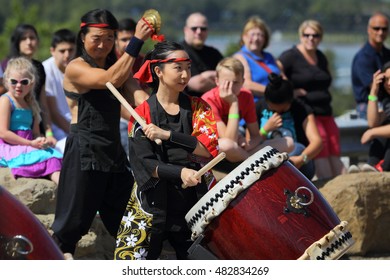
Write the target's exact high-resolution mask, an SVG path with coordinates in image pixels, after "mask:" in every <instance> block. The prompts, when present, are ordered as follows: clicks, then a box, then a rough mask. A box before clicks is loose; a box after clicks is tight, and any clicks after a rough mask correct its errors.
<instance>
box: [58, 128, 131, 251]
mask: <svg viewBox="0 0 390 280" xmlns="http://www.w3.org/2000/svg"><path fill="white" fill-rule="evenodd" d="M65 151H66V152H65V154H64V158H63V166H62V169H61V174H60V180H59V185H58V194H57V206H56V213H55V220H54V223H53V225H52V229H53V231H54V234H53V238H54V240H56V242H57V243H58V245H59V246H60V248H61V250H62V251H63V252H64V253H72V254H74V251H75V248H76V244H77V242H78V241H79V240H80V239H81V237H82V236H83V235H85V234H86V233H88V230H89V228H90V227H91V224H92V222H93V220H94V218H95V216H96V213H97V212H98V211H99V214H100V217H101V219H102V221H103V223H104V225H105V227H106V228H107V230H108V232H109V233H110V234H111V235H112V236H114V237H116V234H117V231H118V227H119V224H120V221H121V219H122V216H123V213H124V212H125V209H126V204H127V201H128V200H129V197H130V193H131V189H132V186H133V183H134V179H133V176H132V174H131V172H130V170H127V171H126V172H122V173H114V172H101V171H81V165H80V154H79V146H78V137H77V134H70V135H69V136H68V138H67V141H66V147H65Z"/></svg>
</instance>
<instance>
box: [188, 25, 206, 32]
mask: <svg viewBox="0 0 390 280" xmlns="http://www.w3.org/2000/svg"><path fill="white" fill-rule="evenodd" d="M190 29H191V30H192V31H193V32H195V31H196V30H198V29H200V31H202V32H204V31H207V27H204V26H193V27H190Z"/></svg>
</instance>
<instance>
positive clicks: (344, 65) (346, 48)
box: [207, 35, 364, 90]
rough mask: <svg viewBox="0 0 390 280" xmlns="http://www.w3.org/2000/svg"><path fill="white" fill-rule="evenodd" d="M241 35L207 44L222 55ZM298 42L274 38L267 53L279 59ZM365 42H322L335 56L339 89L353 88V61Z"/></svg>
mask: <svg viewBox="0 0 390 280" xmlns="http://www.w3.org/2000/svg"><path fill="white" fill-rule="evenodd" d="M237 38H239V35H229V36H218V37H213V36H209V38H208V39H207V44H208V45H211V46H214V47H216V48H217V49H219V50H220V51H221V52H222V53H224V52H225V50H226V47H227V46H228V45H229V44H231V43H235V42H237V40H238V39H237ZM296 43H297V42H296V41H295V42H294V41H287V40H283V39H282V38H281V36H280V35H275V36H273V37H272V39H271V42H270V44H269V46H268V48H267V49H266V51H268V52H270V53H272V54H273V55H274V56H275V57H278V56H279V55H280V54H281V53H282V52H283V51H284V50H287V49H289V48H291V47H292V46H293V45H295V44H296ZM363 43H364V42H359V43H353V44H337V43H332V44H329V43H326V42H322V43H321V44H320V46H319V48H320V50H322V51H331V52H333V53H334V55H335V61H334V64H335V75H334V77H333V86H335V87H339V88H345V89H348V90H349V89H350V88H351V65H352V59H353V57H354V55H355V54H356V52H357V51H358V50H359V48H360V47H361V46H362V44H363Z"/></svg>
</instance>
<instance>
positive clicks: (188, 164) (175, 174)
mask: <svg viewBox="0 0 390 280" xmlns="http://www.w3.org/2000/svg"><path fill="white" fill-rule="evenodd" d="M134 77H136V78H138V79H139V80H140V81H141V82H145V83H147V84H148V85H149V86H150V87H151V88H152V92H153V93H152V95H151V96H150V98H149V99H148V100H146V101H145V102H144V103H143V104H141V105H140V106H138V107H137V108H136V111H137V112H138V114H139V115H140V116H141V117H142V118H144V119H145V121H146V123H147V125H144V127H143V128H142V129H141V128H140V125H139V123H137V122H136V121H135V120H134V119H131V120H130V123H129V133H130V134H131V137H130V138H129V154H130V163H131V167H132V170H133V172H134V177H135V182H136V184H135V187H134V188H133V193H132V195H131V198H130V200H129V203H128V206H127V208H126V212H125V214H124V216H123V219H122V223H121V225H120V227H119V232H118V236H117V248H116V250H115V258H116V259H145V258H146V259H157V258H158V257H159V256H160V253H161V250H162V244H163V241H164V240H165V239H167V240H168V241H169V242H170V243H171V245H172V247H173V248H174V249H175V251H176V257H177V259H186V257H187V250H188V248H189V247H190V245H191V232H190V230H189V229H188V227H187V224H186V221H185V215H186V213H187V212H188V211H189V209H190V208H191V207H192V206H193V205H194V204H195V203H196V202H197V200H198V197H199V196H198V195H199V193H198V192H202V190H203V191H205V190H206V191H207V187H206V184H207V179H206V180H205V179H204V180H202V182H201V180H200V179H196V178H195V177H194V175H195V173H196V170H199V168H200V164H199V162H200V161H201V159H203V161H205V159H206V160H207V159H209V158H211V157H215V156H216V155H217V154H218V150H217V145H218V135H217V127H216V122H215V120H214V117H213V114H212V111H211V107H210V106H209V105H208V104H207V103H206V102H205V101H203V100H202V99H200V98H198V97H191V96H189V95H186V94H184V93H182V92H183V90H184V89H185V87H186V86H187V84H188V81H189V79H190V77H191V61H190V59H189V56H188V54H187V52H186V51H185V50H184V48H183V46H181V45H180V44H177V43H174V42H167V41H165V42H161V43H157V44H156V45H155V48H154V50H152V51H151V52H149V53H148V54H147V55H146V56H145V63H144V64H143V66H142V67H141V69H140V71H139V72H137V73H136V74H135V76H134ZM156 139H160V140H162V144H161V145H157V144H156V143H155V142H154V141H155V140H156ZM209 178H211V179H212V178H213V177H211V176H210V177H209ZM182 184H184V185H185V186H187V188H182ZM195 186H196V188H195ZM203 193H204V192H203Z"/></svg>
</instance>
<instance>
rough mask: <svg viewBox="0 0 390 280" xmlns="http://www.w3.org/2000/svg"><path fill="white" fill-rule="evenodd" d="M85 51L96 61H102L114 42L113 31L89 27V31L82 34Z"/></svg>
mask: <svg viewBox="0 0 390 280" xmlns="http://www.w3.org/2000/svg"><path fill="white" fill-rule="evenodd" d="M83 42H84V48H85V50H86V52H87V53H88V54H89V56H91V57H92V58H93V59H94V60H95V61H96V62H99V61H100V62H102V63H104V62H105V60H106V58H107V56H108V54H109V53H110V52H111V50H112V48H113V47H114V43H115V33H114V30H112V29H106V28H97V27H89V32H88V33H87V34H85V36H83Z"/></svg>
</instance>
